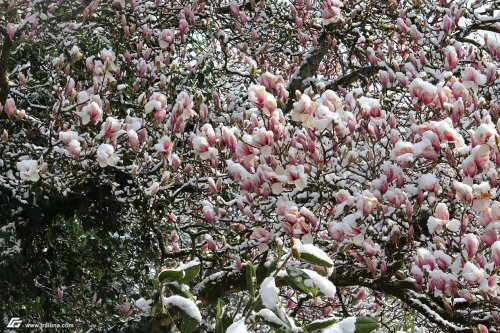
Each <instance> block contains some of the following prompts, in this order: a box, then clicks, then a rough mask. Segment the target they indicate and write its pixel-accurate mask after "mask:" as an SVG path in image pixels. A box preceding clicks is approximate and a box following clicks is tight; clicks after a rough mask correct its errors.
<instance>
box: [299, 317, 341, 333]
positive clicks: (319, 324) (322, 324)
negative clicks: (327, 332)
mask: <svg viewBox="0 0 500 333" xmlns="http://www.w3.org/2000/svg"><path fill="white" fill-rule="evenodd" d="M336 322H337V321H336V320H335V319H328V320H324V319H320V320H316V321H313V322H312V323H310V324H308V325H306V326H304V330H305V331H306V332H314V331H317V330H322V329H324V328H327V327H330V326H332V325H334V324H335V323H336Z"/></svg>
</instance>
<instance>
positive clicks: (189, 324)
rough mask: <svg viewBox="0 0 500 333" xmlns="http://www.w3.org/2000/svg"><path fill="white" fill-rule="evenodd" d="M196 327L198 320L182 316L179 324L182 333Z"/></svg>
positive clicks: (188, 332)
mask: <svg viewBox="0 0 500 333" xmlns="http://www.w3.org/2000/svg"><path fill="white" fill-rule="evenodd" d="M197 327H198V322H197V321H196V320H194V319H193V318H189V317H184V318H183V319H182V324H181V332H182V333H191V332H192V331H194V330H195V329H196V328H197Z"/></svg>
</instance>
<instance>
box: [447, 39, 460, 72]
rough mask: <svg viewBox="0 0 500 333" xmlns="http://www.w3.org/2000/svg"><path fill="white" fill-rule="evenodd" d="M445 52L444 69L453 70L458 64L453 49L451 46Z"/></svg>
mask: <svg viewBox="0 0 500 333" xmlns="http://www.w3.org/2000/svg"><path fill="white" fill-rule="evenodd" d="M444 52H445V67H446V69H447V70H449V71H450V70H452V69H454V68H455V67H456V66H457V64H458V55H457V52H456V50H455V48H454V47H453V46H451V45H449V46H447V47H446V48H445V50H444Z"/></svg>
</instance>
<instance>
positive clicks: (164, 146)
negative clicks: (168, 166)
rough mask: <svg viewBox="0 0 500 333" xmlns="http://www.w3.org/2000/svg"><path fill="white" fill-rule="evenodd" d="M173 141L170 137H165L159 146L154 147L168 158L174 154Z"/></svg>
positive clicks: (159, 142)
mask: <svg viewBox="0 0 500 333" xmlns="http://www.w3.org/2000/svg"><path fill="white" fill-rule="evenodd" d="M172 146H173V143H172V140H171V139H170V137H169V136H168V135H164V136H163V137H162V138H161V139H160V141H158V143H157V144H155V145H154V148H155V150H156V151H157V152H159V153H160V154H162V155H163V156H165V158H168V157H169V156H170V154H171V153H172Z"/></svg>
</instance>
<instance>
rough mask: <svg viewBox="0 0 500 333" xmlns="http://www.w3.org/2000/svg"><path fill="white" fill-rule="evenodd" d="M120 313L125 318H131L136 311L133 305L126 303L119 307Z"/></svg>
mask: <svg viewBox="0 0 500 333" xmlns="http://www.w3.org/2000/svg"><path fill="white" fill-rule="evenodd" d="M118 311H119V312H120V315H121V316H122V317H124V318H128V317H130V315H131V314H132V312H133V311H134V309H133V308H132V306H131V304H130V303H129V302H128V301H126V302H124V303H122V304H120V305H119V306H118Z"/></svg>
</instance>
